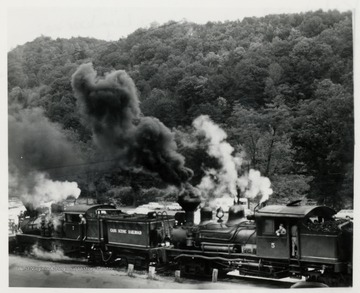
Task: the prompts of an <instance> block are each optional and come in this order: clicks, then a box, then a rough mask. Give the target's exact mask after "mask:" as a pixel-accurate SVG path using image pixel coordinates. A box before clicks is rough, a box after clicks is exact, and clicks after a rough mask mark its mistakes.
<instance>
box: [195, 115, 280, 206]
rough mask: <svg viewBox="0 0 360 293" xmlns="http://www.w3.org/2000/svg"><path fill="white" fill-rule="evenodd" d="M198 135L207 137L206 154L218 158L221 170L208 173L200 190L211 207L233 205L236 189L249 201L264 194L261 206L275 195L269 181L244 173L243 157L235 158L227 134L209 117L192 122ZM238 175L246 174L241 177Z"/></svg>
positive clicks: (202, 181) (257, 174)
mask: <svg viewBox="0 0 360 293" xmlns="http://www.w3.org/2000/svg"><path fill="white" fill-rule="evenodd" d="M193 126H194V128H195V129H196V135H199V136H203V137H205V139H206V141H207V153H208V154H209V155H210V156H212V157H214V158H216V159H217V160H218V161H219V163H220V165H221V167H220V168H219V169H208V170H205V176H204V177H203V178H202V180H201V182H200V184H199V185H198V186H197V188H198V189H200V191H201V193H202V196H203V198H204V199H205V200H208V201H210V205H222V204H224V203H227V204H229V203H231V202H233V200H234V198H235V196H236V194H237V188H240V190H241V191H242V192H243V193H244V194H245V196H246V197H248V198H254V197H255V196H257V195H259V194H261V195H262V198H261V202H263V201H265V200H267V199H268V198H269V196H270V195H271V194H272V192H273V191H272V189H271V188H270V186H271V183H270V180H269V179H268V178H266V177H263V176H261V174H260V172H259V171H255V170H252V169H251V170H250V171H249V172H247V171H244V170H242V169H241V167H242V164H243V156H244V154H243V153H236V154H233V152H234V148H233V147H232V146H231V145H230V144H229V143H228V142H227V141H226V138H227V134H226V133H225V132H224V130H222V129H221V128H220V127H219V126H218V125H216V124H215V123H214V122H213V121H211V119H210V118H209V116H207V115H201V116H199V117H198V118H196V119H195V120H194V121H193ZM239 173H244V175H242V176H241V177H238V174H239Z"/></svg>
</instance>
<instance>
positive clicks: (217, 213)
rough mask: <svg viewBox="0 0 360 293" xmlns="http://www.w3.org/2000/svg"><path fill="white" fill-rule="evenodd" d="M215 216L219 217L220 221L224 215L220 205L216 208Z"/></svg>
mask: <svg viewBox="0 0 360 293" xmlns="http://www.w3.org/2000/svg"><path fill="white" fill-rule="evenodd" d="M216 217H217V218H218V219H219V222H221V221H222V220H221V219H222V218H223V217H224V211H223V209H222V207H219V208H218V209H217V210H216Z"/></svg>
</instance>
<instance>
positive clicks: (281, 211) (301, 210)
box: [255, 205, 336, 218]
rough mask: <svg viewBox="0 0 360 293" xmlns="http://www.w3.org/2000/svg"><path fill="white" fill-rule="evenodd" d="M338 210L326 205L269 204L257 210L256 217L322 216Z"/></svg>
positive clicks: (330, 214)
mask: <svg viewBox="0 0 360 293" xmlns="http://www.w3.org/2000/svg"><path fill="white" fill-rule="evenodd" d="M334 214H336V212H335V211H334V210H333V209H331V208H329V207H325V206H307V205H299V206H286V205H285V206H283V205H269V206H265V207H263V208H261V209H260V210H258V211H256V212H255V217H258V218H260V217H288V218H305V217H310V216H311V215H317V216H319V215H320V216H322V217H331V216H332V215H334Z"/></svg>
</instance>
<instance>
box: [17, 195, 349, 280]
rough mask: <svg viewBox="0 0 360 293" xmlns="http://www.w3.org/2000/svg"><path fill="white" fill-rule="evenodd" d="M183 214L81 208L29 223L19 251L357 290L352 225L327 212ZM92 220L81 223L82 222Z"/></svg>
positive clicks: (190, 203)
mask: <svg viewBox="0 0 360 293" xmlns="http://www.w3.org/2000/svg"><path fill="white" fill-rule="evenodd" d="M179 204H180V205H181V206H182V208H183V210H184V212H179V213H177V214H175V216H168V215H167V214H166V213H165V212H162V213H156V212H154V213H149V214H147V215H137V214H133V215H129V214H126V213H123V212H122V211H120V210H118V209H116V208H115V207H114V206H112V205H92V206H89V205H75V206H72V207H68V208H67V209H65V210H64V211H61V212H60V213H59V214H60V217H59V216H58V215H57V216H56V219H57V220H55V216H52V217H53V220H52V221H51V220H49V219H46V218H45V217H44V216H38V217H30V218H25V219H24V220H22V222H21V224H20V225H21V229H22V232H23V233H20V234H17V236H16V241H17V245H18V247H20V248H29V247H31V246H32V245H38V246H41V247H43V248H45V249H48V250H55V249H57V248H59V247H60V248H61V249H62V250H63V251H64V253H65V254H68V255H78V254H82V255H84V256H86V257H87V258H88V259H89V261H90V262H94V263H105V264H110V263H116V262H117V261H120V262H123V263H125V264H126V263H133V264H134V265H135V266H148V265H149V264H152V265H157V266H167V265H172V266H173V267H178V268H180V270H181V272H182V274H184V275H196V276H199V275H205V276H206V275H211V273H212V270H213V269H214V268H216V269H218V272H219V276H221V275H226V274H227V273H228V272H230V271H234V270H238V272H239V274H240V275H249V276H260V277H267V278H283V277H289V276H291V277H294V276H295V277H306V279H307V280H309V281H318V282H322V283H326V284H328V285H330V286H338V285H341V286H351V284H352V243H353V233H352V222H351V221H336V220H335V219H334V218H333V215H334V214H335V211H334V210H333V209H330V208H328V207H324V206H307V205H305V206H304V205H299V203H297V202H294V203H291V204H289V205H286V206H279V205H268V206H262V207H261V208H258V209H256V210H255V213H254V214H253V215H252V216H248V217H245V214H244V208H243V206H242V205H240V204H238V205H234V206H233V207H231V208H230V209H229V211H228V219H227V221H226V222H225V221H222V211H221V210H220V211H218V214H217V218H218V219H217V220H213V211H212V210H211V209H210V208H209V207H203V208H202V209H201V220H200V223H199V224H194V211H195V210H196V209H197V208H198V206H199V204H200V200H199V199H198V198H192V197H190V196H183V197H179ZM82 216H83V217H84V218H85V219H86V223H85V221H84V220H81V217H82Z"/></svg>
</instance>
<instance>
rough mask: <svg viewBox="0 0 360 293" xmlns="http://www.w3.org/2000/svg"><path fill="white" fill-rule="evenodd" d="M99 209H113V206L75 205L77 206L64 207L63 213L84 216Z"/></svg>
mask: <svg viewBox="0 0 360 293" xmlns="http://www.w3.org/2000/svg"><path fill="white" fill-rule="evenodd" d="M100 208H106V209H115V207H114V206H113V205H109V204H96V205H87V204H77V205H73V206H68V207H65V209H64V212H65V213H67V214H85V213H87V212H89V211H90V210H91V211H92V210H97V209H100Z"/></svg>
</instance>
